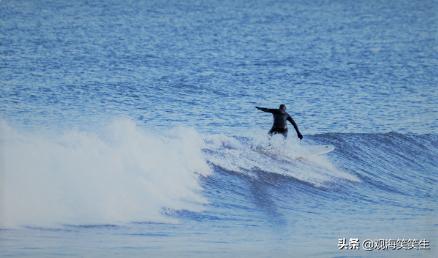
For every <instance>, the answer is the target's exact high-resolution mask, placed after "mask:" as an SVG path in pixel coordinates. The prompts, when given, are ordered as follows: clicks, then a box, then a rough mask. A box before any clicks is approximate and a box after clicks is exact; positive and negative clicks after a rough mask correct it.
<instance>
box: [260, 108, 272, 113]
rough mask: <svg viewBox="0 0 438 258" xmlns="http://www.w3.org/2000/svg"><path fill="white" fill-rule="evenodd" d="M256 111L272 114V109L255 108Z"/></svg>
mask: <svg viewBox="0 0 438 258" xmlns="http://www.w3.org/2000/svg"><path fill="white" fill-rule="evenodd" d="M256 108H257V109H258V110H261V111H263V112H268V113H273V112H274V109H271V108H264V107H256Z"/></svg>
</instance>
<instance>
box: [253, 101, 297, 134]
mask: <svg viewBox="0 0 438 258" xmlns="http://www.w3.org/2000/svg"><path fill="white" fill-rule="evenodd" d="M256 108H257V109H258V110H261V111H263V112H268V113H271V114H272V115H273V117H274V123H273V124H272V128H271V130H269V135H274V134H281V135H283V136H284V138H287V122H286V121H289V122H290V123H291V124H292V125H293V126H294V128H295V131H296V132H297V136H298V138H300V140H301V139H303V135H302V134H301V133H300V130H299V129H298V125H297V123H295V121H294V120H293V119H292V117H291V116H290V115H289V114H288V113H287V112H286V105H285V104H281V105H280V107H279V108H278V109H272V108H263V107H256Z"/></svg>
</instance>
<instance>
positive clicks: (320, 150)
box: [302, 145, 335, 155]
mask: <svg viewBox="0 0 438 258" xmlns="http://www.w3.org/2000/svg"><path fill="white" fill-rule="evenodd" d="M302 147H303V150H304V152H305V154H306V155H323V154H327V153H329V152H332V151H333V150H334V149H335V146H333V145H304V146H302Z"/></svg>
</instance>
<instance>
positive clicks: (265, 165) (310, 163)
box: [206, 133, 359, 186]
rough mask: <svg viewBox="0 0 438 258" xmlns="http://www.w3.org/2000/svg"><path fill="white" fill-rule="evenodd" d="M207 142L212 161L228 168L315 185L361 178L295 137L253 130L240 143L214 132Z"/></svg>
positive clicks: (249, 173) (209, 157) (209, 156)
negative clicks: (244, 142)
mask: <svg viewBox="0 0 438 258" xmlns="http://www.w3.org/2000/svg"><path fill="white" fill-rule="evenodd" d="M206 143H207V145H208V148H209V149H211V150H213V153H212V154H210V155H208V160H209V161H211V162H212V163H213V164H215V165H217V166H220V167H222V168H224V169H226V170H230V171H235V172H238V173H245V174H248V175H250V176H252V175H253V174H254V173H253V171H256V170H261V171H265V172H269V173H276V174H281V175H285V176H290V177H293V178H296V179H298V180H301V181H304V182H308V183H311V184H313V185H315V186H323V185H325V184H326V183H329V182H333V181H336V180H338V179H344V180H350V181H359V179H358V178H357V177H356V176H355V175H352V174H350V173H348V172H346V171H343V170H341V169H338V168H336V166H334V165H333V163H332V162H331V161H330V160H329V159H328V158H327V157H326V156H325V155H309V150H308V149H307V148H306V145H305V144H301V143H300V142H299V141H298V140H296V139H293V138H292V139H291V138H288V139H287V140H284V139H283V137H282V136H274V137H272V138H271V139H269V138H268V137H267V136H266V134H265V133H253V134H252V135H251V137H250V138H248V142H247V143H246V144H242V143H240V144H238V143H236V140H235V139H234V138H232V137H227V136H224V135H213V136H209V137H208V138H207V140H206ZM230 146H232V147H230ZM303 157H305V158H303Z"/></svg>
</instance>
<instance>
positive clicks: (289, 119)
mask: <svg viewBox="0 0 438 258" xmlns="http://www.w3.org/2000/svg"><path fill="white" fill-rule="evenodd" d="M287 121H289V122H290V123H291V124H292V125H293V126H294V128H295V131H297V136H298V138H300V139H303V135H302V134H301V133H300V130H299V129H298V125H297V123H295V121H294V120H293V119H292V117H291V116H288V117H287Z"/></svg>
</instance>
